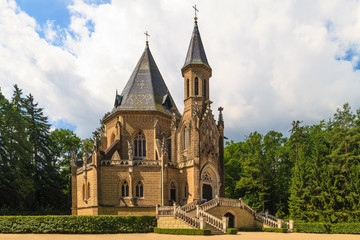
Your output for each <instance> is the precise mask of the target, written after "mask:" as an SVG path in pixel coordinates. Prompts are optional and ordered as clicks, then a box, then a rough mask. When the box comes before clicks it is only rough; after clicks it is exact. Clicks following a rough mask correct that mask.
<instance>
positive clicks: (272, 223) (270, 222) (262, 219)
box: [255, 214, 279, 228]
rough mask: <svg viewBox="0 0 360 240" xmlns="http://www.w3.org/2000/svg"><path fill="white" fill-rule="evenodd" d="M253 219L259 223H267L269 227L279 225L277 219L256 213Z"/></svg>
mask: <svg viewBox="0 0 360 240" xmlns="http://www.w3.org/2000/svg"><path fill="white" fill-rule="evenodd" d="M255 219H256V220H257V221H259V222H261V223H264V224H266V225H268V226H269V227H271V228H278V226H279V225H278V222H277V221H274V220H272V219H270V218H266V217H264V216H262V215H260V214H256V215H255Z"/></svg>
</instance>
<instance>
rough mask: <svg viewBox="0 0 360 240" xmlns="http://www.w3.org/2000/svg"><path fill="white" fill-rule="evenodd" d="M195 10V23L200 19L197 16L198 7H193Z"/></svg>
mask: <svg viewBox="0 0 360 240" xmlns="http://www.w3.org/2000/svg"><path fill="white" fill-rule="evenodd" d="M193 9H194V10H195V17H194V19H195V21H196V20H197V19H198V18H197V16H196V12H198V11H199V10H198V9H197V8H196V5H195V6H193Z"/></svg>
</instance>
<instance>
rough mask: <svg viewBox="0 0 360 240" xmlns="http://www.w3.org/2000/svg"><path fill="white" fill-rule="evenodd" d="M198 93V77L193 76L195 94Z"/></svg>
mask: <svg viewBox="0 0 360 240" xmlns="http://www.w3.org/2000/svg"><path fill="white" fill-rule="evenodd" d="M197 95H199V79H198V78H197V77H196V78H195V96H197Z"/></svg>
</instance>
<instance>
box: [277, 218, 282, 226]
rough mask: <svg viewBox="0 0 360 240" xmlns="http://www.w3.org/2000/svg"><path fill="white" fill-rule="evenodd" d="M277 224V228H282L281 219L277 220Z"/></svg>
mask: <svg viewBox="0 0 360 240" xmlns="http://www.w3.org/2000/svg"><path fill="white" fill-rule="evenodd" d="M277 224H278V228H282V220H281V219H278V220H277Z"/></svg>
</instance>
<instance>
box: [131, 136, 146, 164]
mask: <svg viewBox="0 0 360 240" xmlns="http://www.w3.org/2000/svg"><path fill="white" fill-rule="evenodd" d="M134 147H135V155H134V157H135V158H138V159H139V158H145V157H146V139H145V135H144V133H143V132H142V131H139V132H138V133H137V134H136V135H135V139H134Z"/></svg>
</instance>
